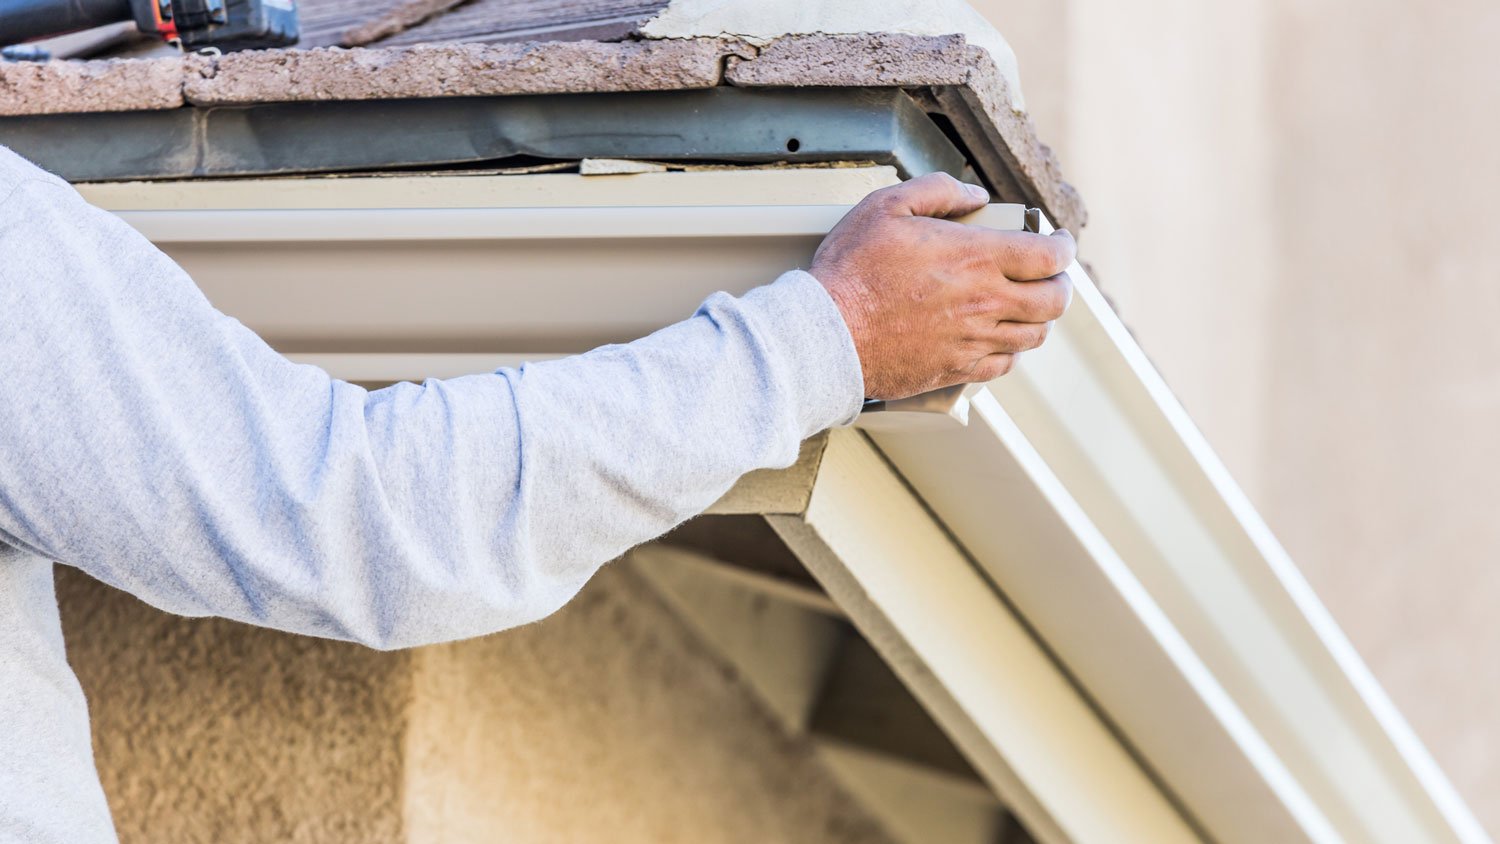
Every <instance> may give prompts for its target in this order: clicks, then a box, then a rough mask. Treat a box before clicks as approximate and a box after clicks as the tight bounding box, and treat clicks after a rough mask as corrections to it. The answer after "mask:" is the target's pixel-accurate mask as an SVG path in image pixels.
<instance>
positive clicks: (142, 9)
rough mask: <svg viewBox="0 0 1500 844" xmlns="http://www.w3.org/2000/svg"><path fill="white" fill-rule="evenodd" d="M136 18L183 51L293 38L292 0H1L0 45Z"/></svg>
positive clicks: (284, 42) (140, 25)
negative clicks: (178, 45)
mask: <svg viewBox="0 0 1500 844" xmlns="http://www.w3.org/2000/svg"><path fill="white" fill-rule="evenodd" d="M129 20H134V21H135V24H136V26H137V27H138V28H139V29H140V30H141V32H143V33H147V34H153V35H158V36H160V37H161V38H163V39H165V40H167V41H171V42H175V43H178V44H181V45H182V48H183V49H185V50H209V49H217V50H222V51H224V52H229V51H231V50H253V49H257V48H261V47H286V46H290V45H292V44H296V43H297V37H298V34H299V30H298V26H297V3H296V0H0V45H4V44H16V43H19V42H21V41H27V40H30V39H33V38H42V37H45V36H49V35H61V34H63V33H67V32H74V31H76V30H80V29H92V28H93V27H96V26H104V25H106V24H112V23H120V22H122V21H129Z"/></svg>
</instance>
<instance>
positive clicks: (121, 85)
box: [0, 33, 1086, 229]
mask: <svg viewBox="0 0 1500 844" xmlns="http://www.w3.org/2000/svg"><path fill="white" fill-rule="evenodd" d="M723 84H729V85H735V86H740V87H808V86H816V87H906V88H931V89H937V90H946V91H949V92H956V95H957V96H958V97H959V98H960V100H961V102H962V103H963V105H964V107H965V108H967V109H968V110H969V111H971V112H973V113H974V115H975V116H976V117H979V118H981V119H980V120H979V123H981V124H983V127H984V129H983V131H984V133H985V134H986V135H987V136H989V137H987V139H986V140H988V141H989V142H990V143H991V144H993V145H995V146H997V147H998V148H999V149H1000V151H1001V152H1002V154H1003V156H1004V157H1005V159H1006V163H1007V165H1008V166H1009V167H1010V169H1012V170H1013V171H1014V175H1015V176H1016V177H1018V178H1019V179H1021V180H1022V181H1024V182H1025V183H1026V187H1027V189H1028V190H1027V192H1028V193H1032V194H1034V195H1035V199H1036V200H1037V201H1038V202H1040V203H1041V204H1042V205H1043V206H1044V207H1045V209H1046V210H1047V211H1048V212H1049V214H1050V215H1051V217H1052V218H1053V220H1054V221H1055V222H1056V223H1057V224H1058V225H1061V226H1067V227H1069V228H1075V229H1076V228H1077V227H1079V226H1081V225H1082V224H1083V222H1084V220H1085V217H1086V215H1085V212H1084V208H1083V204H1082V202H1081V200H1080V199H1079V197H1078V193H1077V191H1076V190H1074V189H1073V187H1072V186H1071V185H1069V184H1068V183H1067V182H1065V181H1064V180H1063V179H1062V172H1061V168H1060V167H1059V166H1058V163H1057V160H1056V158H1055V156H1054V155H1053V153H1052V150H1051V149H1050V148H1049V147H1047V145H1045V144H1043V143H1042V142H1041V141H1040V139H1039V138H1038V137H1037V134H1036V130H1035V127H1034V126H1033V124H1032V122H1031V119H1030V117H1029V116H1028V115H1027V114H1026V113H1025V112H1022V111H1019V110H1017V109H1015V108H1013V107H1012V106H1011V103H1012V102H1013V98H1012V97H1011V91H1010V87H1009V84H1008V83H1007V82H1006V80H1005V78H1004V76H1003V74H1001V73H1000V71H999V69H998V67H997V66H996V65H995V62H994V61H993V59H992V58H991V57H990V55H989V54H988V53H987V52H986V51H985V50H984V49H982V48H980V47H976V46H973V45H971V44H968V43H967V42H966V40H965V38H964V36H963V35H958V34H955V35H937V36H922V35H907V34H899V33H868V34H861V35H789V36H783V37H781V38H778V39H775V40H774V41H771V42H770V43H768V44H765V45H762V46H759V47H756V46H753V45H751V44H749V43H747V42H744V41H740V40H737V39H730V38H682V39H675V38H673V39H656V40H645V41H622V42H598V41H557V42H534V43H525V44H421V45H416V46H410V47H384V48H380V47H377V48H356V49H343V48H338V47H329V48H321V49H315V50H262V51H247V52H243V53H230V54H227V55H223V56H216V57H207V56H201V55H189V56H179V57H170V58H161V59H105V60H96V61H53V62H41V63H34V62H3V63H0V116H20V115H46V114H70V113H71V114H78V113H90V112H106V111H155V110H164V109H172V108H180V107H182V106H184V105H196V106H220V105H251V104H255V103H268V102H309V101H312V102H316V101H334V100H379V99H415V98H427V97H462V96H502V95H521V94H564V93H595V92H620V91H670V90H687V89H695V88H713V87H716V86H718V85H723Z"/></svg>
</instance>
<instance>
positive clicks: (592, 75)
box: [186, 39, 737, 105]
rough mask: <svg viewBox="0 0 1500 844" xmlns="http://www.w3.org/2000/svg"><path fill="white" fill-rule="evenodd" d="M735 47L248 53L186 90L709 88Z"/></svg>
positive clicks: (303, 93)
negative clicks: (725, 58) (725, 57)
mask: <svg viewBox="0 0 1500 844" xmlns="http://www.w3.org/2000/svg"><path fill="white" fill-rule="evenodd" d="M735 49H737V48H736V47H735V45H733V44H732V43H729V42H723V41H718V40H713V39H703V40H697V41H663V42H621V43H601V42H597V41H568V42H554V43H548V44H433V45H426V44H419V45H416V46H412V47H390V48H384V49H353V50H345V49H341V48H338V47H328V48H323V49H318V50H265V51H246V52H243V53H231V54H229V55H225V56H222V57H220V58H219V59H217V60H216V61H215V62H214V63H213V66H212V67H211V68H209V69H207V70H205V72H204V73H202V74H201V75H198V76H190V77H188V79H187V83H186V96H187V99H188V100H189V101H191V102H193V103H195V104H198V105H219V104H229V103H254V102H277V101H299V100H372V99H405V98H412V97H466V96H488V95H497V94H560V93H577V92H585V91H666V90H678V89H686V88H712V87H713V86H715V85H717V84H719V79H720V76H721V65H722V63H723V57H724V56H725V55H727V54H729V53H731V52H733V51H734V50H735Z"/></svg>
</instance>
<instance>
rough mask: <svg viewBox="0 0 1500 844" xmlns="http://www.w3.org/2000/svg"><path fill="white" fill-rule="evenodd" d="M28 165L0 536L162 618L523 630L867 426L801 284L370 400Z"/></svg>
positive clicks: (3, 409) (3, 442) (0, 349)
mask: <svg viewBox="0 0 1500 844" xmlns="http://www.w3.org/2000/svg"><path fill="white" fill-rule="evenodd" d="M40 176H41V174H40V172H39V171H38V178H36V179H31V180H26V181H23V182H21V183H19V184H18V185H16V186H14V188H13V190H12V192H11V194H10V196H9V198H8V199H7V200H6V201H5V202H4V204H3V206H0V256H3V260H0V541H6V542H9V543H12V544H14V545H17V546H19V547H21V548H22V549H24V550H27V551H30V552H32V553H35V554H38V555H42V556H45V557H49V558H51V559H54V560H57V561H60V562H62V563H65V564H68V565H72V566H76V567H78V568H80V569H83V570H85V571H87V572H88V573H90V574H92V575H94V576H95V577H98V578H99V579H101V580H103V581H105V582H107V583H110V584H112V585H114V586H116V587H119V588H121V589H124V590H126V591H128V592H131V593H133V594H135V595H137V596H138V597H140V598H142V599H143V600H145V601H147V602H149V603H151V604H153V605H155V606H157V607H159V608H161V609H164V610H167V611H170V612H175V613H180V614H184V615H220V616H225V617H228V618H233V619H238V620H240V621H245V622H250V623H254V624H259V625H263V626H267V627H273V628H277V629H281V630H287V631H294V632H300V633H307V634H313V635H318V636H326V637H332V638H339V639H348V640H354V641H358V642H363V643H365V644H367V645H370V646H372V647H379V648H396V647H407V646H412V645H418V644H424V643H432V642H440V641H446V640H452V639H458V638H464V637H469V636H475V635H480V634H484V633H490V632H494V631H497V630H500V629H503V628H507V627H512V626H515V625H519V624H524V623H527V622H530V621H533V620H535V619H538V618H541V617H543V616H545V615H547V614H549V613H551V612H553V611H554V610H556V609H557V608H558V607H560V606H561V605H562V604H564V603H565V602H566V601H567V600H568V599H570V598H571V597H572V596H573V595H574V594H575V593H576V592H577V591H578V589H579V588H580V587H581V586H582V585H583V584H584V582H586V581H587V580H588V578H589V577H590V576H591V575H592V574H593V573H594V571H595V570H597V568H598V567H599V566H600V565H602V564H603V563H605V562H606V561H609V560H611V559H614V558H616V557H617V556H619V555H620V554H622V553H623V552H624V551H626V550H627V549H629V548H630V547H632V546H633V545H636V544H638V543H641V542H644V541H646V540H649V539H651V538H653V537H655V536H657V535H659V534H661V533H663V532H665V531H667V530H669V529H670V528H672V527H673V526H674V525H676V524H678V523H679V522H681V521H683V520H684V519H686V518H689V517H691V516H692V515H694V514H696V513H698V512H700V511H702V510H703V509H704V508H706V507H707V506H708V505H709V504H711V503H713V501H715V500H716V499H717V498H718V497H719V496H720V495H722V494H723V493H724V492H726V491H727V490H728V489H729V487H730V486H732V485H733V483H734V481H735V480H736V479H738V478H739V476H740V475H742V474H743V473H745V472H747V471H750V470H753V469H758V468H765V467H783V466H788V465H790V464H791V463H792V462H793V461H794V460H795V459H796V454H797V449H798V445H799V443H800V442H801V440H803V439H804V438H806V437H808V436H810V435H812V434H814V433H816V432H817V431H819V430H822V429H824V428H827V427H829V426H832V425H837V424H842V423H847V422H849V421H851V420H852V419H853V418H854V416H855V415H856V414H857V413H858V409H859V405H860V400H861V396H862V390H863V384H862V381H861V377H860V368H859V361H858V358H857V355H856V354H855V350H854V347H853V343H852V341H851V339H850V337H849V334H848V331H847V329H846V328H845V326H844V323H843V321H842V319H841V318H840V315H839V313H838V310H837V308H836V307H835V306H834V304H833V302H832V301H831V300H830V299H829V297H828V295H827V293H826V292H825V291H824V290H823V288H822V286H821V285H820V284H818V282H817V281H816V280H815V279H814V278H812V277H811V276H809V275H807V274H806V273H804V272H800V271H794V272H790V273H788V274H786V275H785V276H783V277H782V278H780V279H779V280H777V281H776V282H775V283H774V284H770V285H767V286H765V287H761V288H758V289H756V290H753V291H751V292H750V293H748V294H746V295H744V296H742V297H738V298H736V297H731V296H729V295H725V294H715V295H713V296H711V297H709V299H708V300H707V301H706V302H704V303H703V305H702V307H701V308H700V309H699V310H698V312H697V313H696V314H694V315H692V316H691V317H690V318H689V319H686V320H685V321H683V322H680V323H677V324H675V325H672V326H670V327H667V328H664V329H662V330H661V331H658V332H657V333H655V334H653V335H651V336H650V337H647V338H645V339H642V340H639V341H636V342H634V343H630V344H627V345H621V346H610V347H605V348H601V349H597V350H595V351H593V352H590V353H588V354H584V355H579V356H577V357H572V358H567V359H563V360H557V361H551V362H546V363H537V364H528V365H525V366H522V367H520V368H518V369H504V370H500V371H497V372H493V373H487V374H477V375H471V376H465V377H462V378H454V379H450V380H429V381H427V382H425V383H423V384H420V385H418V384H407V383H403V384H398V385H395V386H392V387H388V388H386V389H382V390H377V391H374V392H370V391H366V390H365V389H362V388H360V387H359V386H357V385H353V384H349V383H346V382H342V381H338V380H335V379H332V378H330V377H329V376H328V375H327V374H326V373H325V372H323V371H321V370H319V369H317V368H315V367H311V366H306V365H298V364H294V363H292V362H290V361H288V360H287V359H285V358H283V357H281V356H280V355H278V354H277V353H276V352H274V351H273V350H272V349H270V348H269V347H268V346H267V345H266V344H265V343H264V342H263V341H261V340H260V338H259V337H257V336H256V335H255V334H254V333H253V332H251V331H250V330H249V329H247V328H246V327H244V326H243V325H241V324H239V323H238V322H237V321H235V320H234V319H231V318H229V317H227V316H225V315H223V314H221V313H219V312H218V311H216V310H214V308H213V307H212V306H211V305H210V304H209V303H208V301H207V300H206V299H205V298H204V297H203V296H202V294H201V293H200V292H199V291H198V289H197V288H196V286H195V285H194V284H193V283H192V281H191V280H190V279H189V278H188V277H187V276H186V275H185V274H184V273H183V271H182V270H181V269H179V268H178V267H177V266H176V265H175V264H174V263H173V262H172V261H171V260H170V259H168V258H167V257H166V256H165V255H163V254H162V253H161V252H159V251H157V250H156V249H155V248H154V247H153V246H152V245H151V244H150V243H148V242H147V241H145V240H144V239H143V238H142V237H141V236H140V235H138V234H137V233H136V232H135V231H134V230H132V229H131V228H129V227H128V226H127V225H125V224H124V223H123V222H121V221H119V220H118V219H117V218H116V217H114V216H113V215H110V214H108V213H106V212H103V211H100V210H98V209H95V208H93V207H91V206H89V205H88V204H87V203H86V202H84V201H83V199H82V198H81V197H79V196H78V195H77V193H76V192H74V191H73V190H72V189H71V188H70V187H68V186H67V185H66V184H63V183H61V182H58V181H56V180H52V179H50V177H48V178H41V177H40ZM3 192H4V191H3V190H0V193H3Z"/></svg>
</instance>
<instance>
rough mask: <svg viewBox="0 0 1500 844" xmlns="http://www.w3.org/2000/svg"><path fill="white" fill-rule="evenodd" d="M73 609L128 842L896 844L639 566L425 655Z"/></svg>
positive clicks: (74, 598) (72, 593)
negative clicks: (509, 624) (528, 617)
mask: <svg viewBox="0 0 1500 844" xmlns="http://www.w3.org/2000/svg"><path fill="white" fill-rule="evenodd" d="M59 596H60V601H61V603H62V605H63V610H64V624H65V630H66V632H67V637H68V648H69V654H70V659H71V661H72V663H73V665H74V667H75V669H76V670H77V672H78V674H79V678H80V680H81V681H82V683H83V687H84V690H85V692H86V693H87V694H88V697H89V702H90V708H91V712H92V715H93V722H94V737H95V753H96V755H97V759H98V764H99V768H100V770H101V773H102V777H103V781H104V788H105V792H106V793H107V794H108V796H109V799H110V804H111V808H112V809H113V811H114V813H115V820H116V823H117V825H118V827H119V831H120V836H121V840H122V841H123V842H125V844H131V842H148V841H149V842H157V841H216V842H237V841H241V842H265V841H302V842H313V841H316V842H330V841H359V842H398V841H400V842H405V841H410V842H445V844H456V842H481V841H482V842H492V841H505V842H508V844H526V842H547V844H553V842H575V841H578V842H582V841H611V842H626V843H627V844H628V842H640V844H647V842H651V844H657V842H674V841H682V842H687V841H691V842H705V844H717V842H725V844H728V843H729V842H747V844H748V842H786V844H801V842H808V844H811V842H832V843H833V844H854V842H869V844H886V842H887V841H888V839H887V838H886V837H885V836H884V833H883V832H882V831H881V830H880V828H879V827H878V825H877V824H876V823H875V822H874V821H872V820H871V819H870V818H869V817H868V815H866V814H865V813H864V811H863V809H862V808H861V807H860V806H858V805H857V804H856V803H854V802H853V801H852V800H851V799H850V798H848V797H847V796H845V794H844V793H843V792H842V791H841V790H840V789H839V787H838V786H837V785H835V783H834V780H833V779H832V778H831V776H830V775H829V774H828V772H827V771H826V769H825V768H823V767H822V765H821V764H820V763H819V762H818V760H817V758H816V757H815V756H814V755H813V754H812V752H811V749H810V748H809V747H808V746H806V745H805V744H804V743H802V741H801V740H798V739H793V738H789V737H787V736H785V735H783V734H782V733H781V732H780V730H779V729H778V727H777V726H776V724H775V722H774V721H773V720H772V719H771V718H770V716H769V715H768V714H767V713H766V712H765V711H763V710H762V709H761V708H760V707H759V705H758V704H757V703H756V702H755V700H754V698H753V696H752V695H751V694H750V693H749V692H748V690H747V689H746V688H745V687H744V686H743V685H742V684H741V682H740V681H739V680H738V678H737V677H735V676H734V675H733V674H732V673H731V672H730V671H728V670H727V669H726V668H725V667H724V666H723V665H722V664H721V663H719V662H718V661H717V660H716V659H714V658H713V657H712V655H711V654H710V653H709V652H708V651H707V650H705V649H704V648H703V647H701V646H700V645H699V643H698V642H697V640H696V639H695V638H694V637H693V635H692V634H691V633H690V632H689V631H688V630H687V628H685V627H684V626H683V625H682V623H681V622H680V621H679V620H678V619H677V618H676V617H675V616H673V615H672V614H671V612H670V611H668V610H667V609H666V608H665V607H664V606H663V605H662V604H661V602H660V601H659V600H658V599H657V598H656V597H655V594H654V593H652V592H651V591H650V589H649V588H648V587H646V586H645V585H644V583H643V582H642V581H640V580H639V579H638V577H637V576H636V575H635V574H634V573H633V572H631V571H629V570H627V569H626V568H625V567H623V566H618V567H611V568H607V569H606V570H605V571H604V572H602V573H601V574H600V575H599V576H598V577H596V578H595V580H594V581H593V582H592V583H590V584H589V586H588V587H586V588H585V590H584V592H583V594H582V595H581V596H580V597H579V598H578V599H577V600H576V601H575V602H574V603H572V604H570V605H569V606H568V607H567V608H565V609H564V610H563V611H562V612H560V613H558V614H557V615H555V616H553V617H551V618H549V619H547V620H545V621H543V622H541V623H539V624H536V625H532V626H529V627H526V628H524V629H521V630H515V631H510V632H508V633H504V634H500V635H497V636H493V637H489V638H487V639H481V640H475V641H471V642H465V643H459V644H455V645H446V646H441V647H435V648H427V649H420V650H416V651H411V652H404V653H377V652H374V651H370V650H367V649H365V648H362V647H359V646H355V645H347V644H342V643H336V642H328V641H322V640H315V639H308V638H302V637H294V636H287V635H283V634H278V633H272V632H268V631H263V630H256V629H253V628H250V627H246V626H244V625H239V624H233V623H229V622H223V621H217V620H188V619H180V618H174V617H171V616H167V615H164V614H162V613H159V612H157V611H155V610H153V609H151V608H150V607H147V606H145V605H144V604H141V603H140V602H138V601H136V600H135V599H133V598H131V597H129V596H126V595H124V594H122V593H119V592H116V591H114V590H112V589H110V588H108V587H105V586H102V585H100V584H98V583H96V582H94V581H92V580H89V579H87V578H85V577H82V576H80V575H78V574H76V573H73V572H71V571H69V570H66V569H60V570H59Z"/></svg>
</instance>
